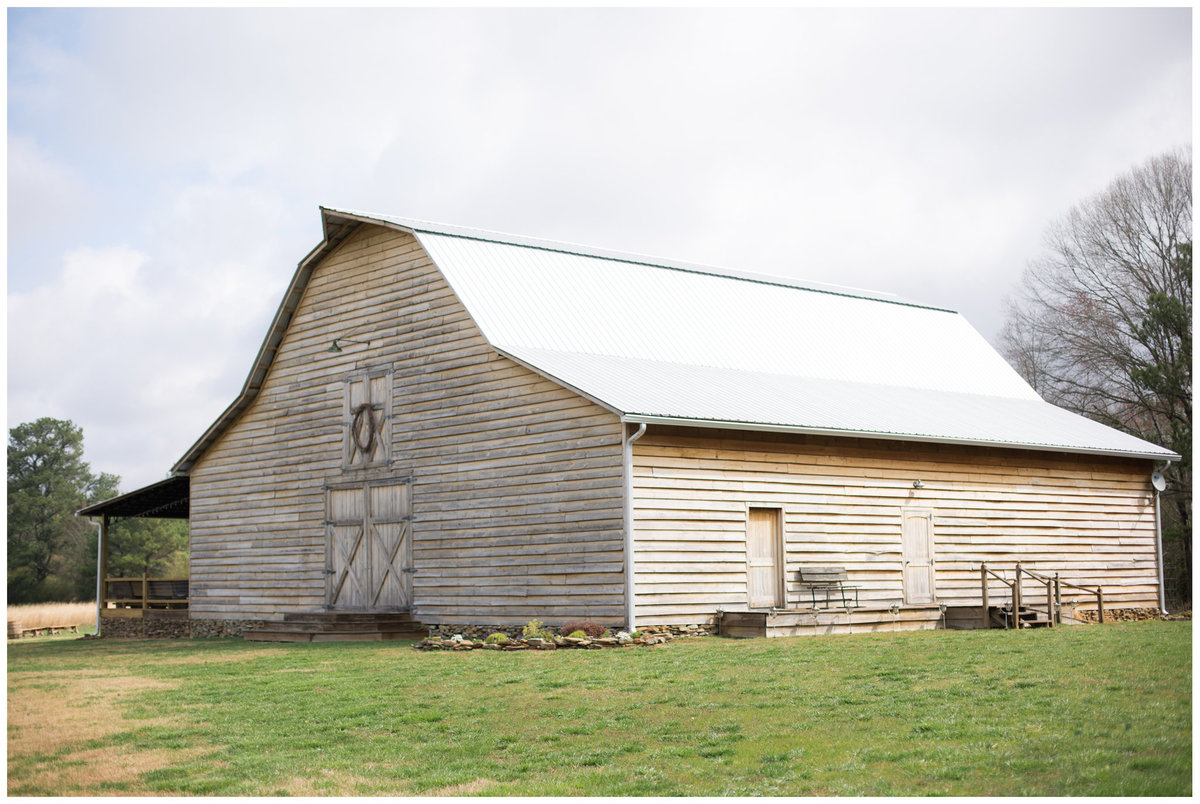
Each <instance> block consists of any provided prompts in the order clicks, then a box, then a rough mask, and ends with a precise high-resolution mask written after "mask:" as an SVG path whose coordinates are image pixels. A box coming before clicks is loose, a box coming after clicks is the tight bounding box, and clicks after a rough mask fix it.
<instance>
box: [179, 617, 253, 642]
mask: <svg viewBox="0 0 1200 804" xmlns="http://www.w3.org/2000/svg"><path fill="white" fill-rule="evenodd" d="M189 622H191V624H192V635H191V636H192V639H215V638H229V637H241V636H244V635H245V633H246V632H247V631H252V630H254V629H255V628H262V627H263V626H264V625H265V624H266V623H265V621H263V620H190V621H189Z"/></svg>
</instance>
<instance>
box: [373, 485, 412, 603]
mask: <svg viewBox="0 0 1200 804" xmlns="http://www.w3.org/2000/svg"><path fill="white" fill-rule="evenodd" d="M367 495H368V502H369V503H370V508H369V513H370V517H369V522H370V526H369V527H370V533H371V601H370V607H371V608H373V609H406V608H408V607H409V606H411V605H412V573H411V572H410V571H409V570H410V568H411V567H412V535H411V528H410V527H409V525H410V523H411V521H412V518H411V515H410V514H411V511H412V507H411V504H410V499H409V484H408V483H394V484H391V485H387V486H369V487H368V488H367Z"/></svg>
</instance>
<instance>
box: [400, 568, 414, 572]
mask: <svg viewBox="0 0 1200 804" xmlns="http://www.w3.org/2000/svg"><path fill="white" fill-rule="evenodd" d="M400 571H401V572H416V571H417V568H416V567H405V568H404V569H402V570H400Z"/></svg>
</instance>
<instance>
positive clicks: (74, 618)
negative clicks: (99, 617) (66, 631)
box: [8, 601, 96, 628]
mask: <svg viewBox="0 0 1200 804" xmlns="http://www.w3.org/2000/svg"><path fill="white" fill-rule="evenodd" d="M8 619H9V620H10V621H12V620H16V621H17V622H19V623H20V624H21V627H22V628H39V627H41V626H45V625H95V624H96V603H95V602H94V601H93V602H91V603H25V604H22V605H20V606H9V607H8Z"/></svg>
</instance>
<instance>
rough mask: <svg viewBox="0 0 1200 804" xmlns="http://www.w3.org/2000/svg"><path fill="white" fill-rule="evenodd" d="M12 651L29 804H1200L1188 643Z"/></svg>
mask: <svg viewBox="0 0 1200 804" xmlns="http://www.w3.org/2000/svg"><path fill="white" fill-rule="evenodd" d="M410 645H411V643H407V642H404V643H316V644H300V645H287V644H279V645H275V644H256V643H246V642H242V641H238V640H197V641H138V642H105V641H101V642H94V641H53V642H50V641H46V642H41V643H37V642H32V641H31V642H29V643H12V642H10V643H9V646H8V793H9V794H10V795H120V794H127V793H128V794H138V793H141V794H145V793H150V794H185V795H222V796H261V795H276V794H294V795H326V794H328V795H378V794H397V795H405V794H407V795H432V794H452V795H453V794H460V795H462V794H472V793H478V794H483V795H541V796H556V795H606V796H622V795H664V796H665V795H712V796H729V795H871V796H892V795H925V794H952V795H980V794H987V795H995V796H1003V795H1089V796H1102V795H1138V796H1146V795H1174V796H1184V795H1190V794H1191V792H1192V783H1191V779H1192V732H1191V727H1192V698H1191V689H1192V684H1191V675H1192V670H1191V656H1192V630H1191V623H1190V622H1148V623H1121V624H1111V625H1105V626H1088V627H1079V628H1060V629H1056V630H1054V631H1047V630H1038V631H1026V632H1015V631H1009V632H1005V631H983V632H981V631H968V632H953V631H949V632H947V631H922V632H910V633H897V634H870V635H867V634H864V635H853V636H829V637H798V638H791V639H773V640H766V639H754V640H736V641H735V640H727V639H717V638H705V639H694V640H680V641H677V642H674V643H671V644H668V645H661V646H656V647H652V648H639V649H625V650H605V651H555V652H534V651H525V652H516V653H511V652H510V653H502V652H493V651H471V652H458V653H455V652H430V653H425V652H418V651H414V650H412V649H411V648H410V647H409V646H410Z"/></svg>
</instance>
